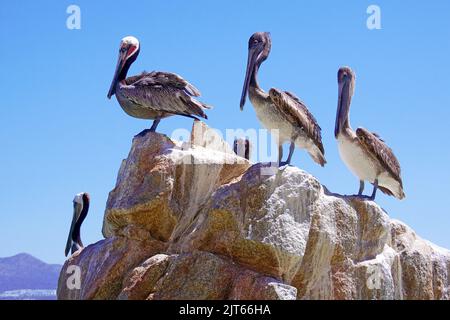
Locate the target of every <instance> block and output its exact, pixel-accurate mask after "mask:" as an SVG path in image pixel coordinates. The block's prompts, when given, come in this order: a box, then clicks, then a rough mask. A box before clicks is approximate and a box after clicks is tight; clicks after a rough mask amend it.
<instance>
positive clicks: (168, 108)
mask: <svg viewBox="0 0 450 320" xmlns="http://www.w3.org/2000/svg"><path fill="white" fill-rule="evenodd" d="M125 83H126V86H124V87H123V88H122V89H123V91H122V92H123V94H124V95H125V96H127V98H128V99H129V100H131V101H133V102H134V103H136V104H138V105H141V106H143V107H149V108H155V109H157V110H159V111H162V112H166V113H172V114H178V115H184V116H200V117H203V118H207V116H206V114H205V112H204V111H203V110H204V109H209V108H210V106H208V105H206V104H204V103H202V102H199V101H197V100H196V99H194V98H193V97H198V96H199V95H200V91H199V90H198V89H197V88H195V87H194V86H193V85H192V84H190V83H189V82H187V81H186V80H184V79H183V78H182V77H180V76H179V75H177V74H174V73H169V72H158V71H153V72H150V73H148V72H143V73H142V74H140V75H137V76H132V77H129V78H127V79H126V80H125Z"/></svg>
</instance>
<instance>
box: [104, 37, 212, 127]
mask: <svg viewBox="0 0 450 320" xmlns="http://www.w3.org/2000/svg"><path fill="white" fill-rule="evenodd" d="M139 52H140V44H139V41H138V40H137V39H136V38H135V37H131V36H128V37H125V38H123V39H122V41H121V42H120V51H119V59H118V62H117V66H116V71H115V72H114V77H113V80H112V83H111V88H110V89H109V92H108V98H109V99H111V97H112V96H113V95H114V94H115V95H116V98H117V101H118V102H119V104H120V106H121V107H122V109H123V110H124V111H125V112H126V113H127V114H128V115H130V116H132V117H135V118H140V119H153V120H154V121H153V125H152V127H151V128H150V131H155V130H156V127H157V126H158V124H159V122H160V120H161V119H162V118H166V117H169V116H172V115H180V116H185V117H190V118H194V119H197V118H196V117H202V118H205V119H207V118H208V117H207V116H206V114H205V112H204V109H209V108H210V107H209V106H207V105H206V104H203V103H202V102H199V101H197V100H196V99H194V98H193V97H198V96H200V91H198V89H197V88H195V87H194V86H193V85H192V84H190V83H189V82H187V81H186V80H184V79H183V78H182V77H180V76H179V75H177V74H175V73H169V72H159V71H153V72H150V73H148V72H143V73H142V74H140V75H137V76H132V77H129V78H127V73H128V69H129V68H130V66H131V64H132V63H133V62H134V61H135V60H136V58H137V57H138V55H139ZM146 131H147V130H145V131H144V132H142V133H141V134H143V133H145V132H146Z"/></svg>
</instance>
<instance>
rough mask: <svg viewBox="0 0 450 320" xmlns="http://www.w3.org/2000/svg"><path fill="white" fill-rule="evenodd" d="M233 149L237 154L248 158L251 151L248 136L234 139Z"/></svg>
mask: <svg viewBox="0 0 450 320" xmlns="http://www.w3.org/2000/svg"><path fill="white" fill-rule="evenodd" d="M233 151H234V153H236V154H237V155H238V156H240V157H242V158H245V159H247V160H250V155H251V153H252V150H251V145H250V140H249V139H248V138H245V139H242V138H241V139H234V142H233Z"/></svg>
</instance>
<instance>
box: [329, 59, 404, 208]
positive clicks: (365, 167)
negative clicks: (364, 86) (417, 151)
mask: <svg viewBox="0 0 450 320" xmlns="http://www.w3.org/2000/svg"><path fill="white" fill-rule="evenodd" d="M354 89H355V73H354V72H353V71H352V69H350V68H349V67H342V68H340V69H339V72H338V90H339V92H338V96H339V97H338V107H337V114H336V125H335V130H334V135H335V137H336V139H337V141H338V148H339V153H340V156H341V158H342V160H343V161H344V163H345V164H346V165H347V167H348V168H349V169H350V171H351V172H352V173H353V174H354V175H355V176H357V177H358V178H359V180H360V187H359V192H358V196H359V197H363V198H368V199H370V200H375V195H376V192H377V189H380V190H381V191H382V192H383V193H385V194H388V195H391V196H394V197H396V198H397V199H403V198H404V197H405V193H404V192H403V182H402V178H401V170H400V164H399V162H398V160H397V158H396V157H395V155H394V153H393V152H392V150H391V148H389V147H388V146H387V145H386V143H385V142H384V141H383V140H382V139H381V138H380V137H379V136H378V134H376V133H372V132H369V131H368V130H366V129H364V128H358V129H356V132H355V131H353V129H352V128H351V126H350V120H349V113H350V103H351V100H352V96H353V92H354ZM364 181H369V182H370V183H372V184H373V192H372V195H371V196H369V197H367V196H363V195H362V193H363V191H364Z"/></svg>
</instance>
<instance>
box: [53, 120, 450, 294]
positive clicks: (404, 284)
mask: <svg viewBox="0 0 450 320" xmlns="http://www.w3.org/2000/svg"><path fill="white" fill-rule="evenodd" d="M267 166H268V164H255V165H252V164H251V163H250V162H248V161H247V160H245V159H243V158H240V157H237V156H236V155H235V154H234V153H233V151H232V150H231V148H230V147H229V146H228V145H227V144H226V143H225V142H224V141H223V140H222V139H221V138H220V137H219V135H217V134H216V133H215V132H214V131H213V130H211V129H209V128H208V127H206V125H204V124H203V123H201V122H195V123H194V127H193V131H192V136H191V141H190V142H185V143H180V142H176V141H172V140H170V139H169V138H168V137H166V136H164V135H161V134H158V133H148V134H146V135H145V136H143V137H135V138H134V140H133V144H132V148H131V151H130V153H129V155H128V158H127V159H126V160H124V161H123V163H122V165H121V168H120V170H119V174H118V178H117V183H116V186H115V188H114V189H113V190H112V191H111V192H110V194H109V198H108V201H107V204H106V210H105V216H104V222H103V235H104V236H105V239H104V240H101V241H99V242H97V243H95V244H93V245H90V246H88V247H86V248H84V249H83V250H81V251H78V252H77V253H75V254H74V255H73V256H72V257H70V258H69V259H68V260H67V261H66V263H65V265H64V267H63V269H62V271H61V274H60V279H59V285H58V298H59V299H150V300H151V299H449V294H450V293H449V282H450V280H449V276H450V253H449V251H447V250H445V249H441V248H439V247H437V246H435V245H433V244H431V243H429V242H427V241H425V240H422V239H421V238H419V237H418V236H417V235H416V234H415V233H414V231H413V230H411V229H410V228H409V227H407V226H406V225H404V224H403V223H401V222H399V221H396V220H392V219H390V218H389V216H388V215H387V214H386V213H385V212H384V211H383V209H381V208H380V207H379V206H378V205H377V204H376V203H375V202H371V201H361V200H359V199H356V198H352V197H342V196H338V195H333V194H331V193H330V192H328V191H327V189H326V188H325V187H324V186H322V185H321V184H320V182H319V181H318V180H317V179H316V178H314V177H313V176H311V175H310V174H308V173H306V172H304V171H302V170H300V169H298V168H296V167H283V168H280V169H279V170H278V169H276V170H274V171H273V173H272V174H267V172H268V170H265V169H267ZM71 266H77V267H79V271H80V275H81V278H80V279H79V280H80V282H79V284H80V287H79V288H78V289H77V288H73V285H72V286H71V285H67V284H68V282H72V281H73V276H74V273H73V269H72V268H71Z"/></svg>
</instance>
